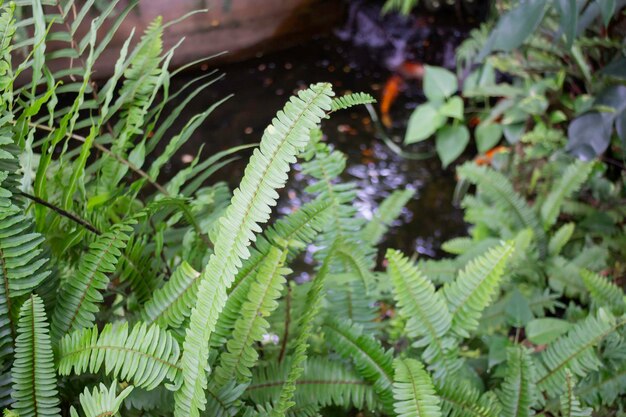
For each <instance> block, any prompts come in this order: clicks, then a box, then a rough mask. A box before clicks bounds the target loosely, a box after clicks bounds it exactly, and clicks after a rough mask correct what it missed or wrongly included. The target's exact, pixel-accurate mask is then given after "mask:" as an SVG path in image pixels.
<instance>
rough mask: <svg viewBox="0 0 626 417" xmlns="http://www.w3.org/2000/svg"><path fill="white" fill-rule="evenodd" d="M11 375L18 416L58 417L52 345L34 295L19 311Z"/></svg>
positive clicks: (39, 304)
mask: <svg viewBox="0 0 626 417" xmlns="http://www.w3.org/2000/svg"><path fill="white" fill-rule="evenodd" d="M11 376H12V379H13V392H12V393H11V395H12V397H13V399H14V401H15V402H14V403H13V409H14V410H15V411H17V413H18V414H19V415H20V417H39V416H41V417H44V416H46V417H47V416H58V415H60V414H59V413H60V411H61V409H60V408H59V407H58V405H59V399H58V397H57V386H56V385H57V381H56V374H55V372H54V356H53V354H52V343H51V342H50V335H49V330H48V322H47V320H46V312H45V310H44V306H43V302H42V301H41V299H40V298H39V296H38V295H31V296H30V298H29V299H27V300H26V301H25V302H24V304H22V308H21V309H20V319H19V323H18V327H17V338H16V340H15V360H14V362H13V367H12V368H11Z"/></svg>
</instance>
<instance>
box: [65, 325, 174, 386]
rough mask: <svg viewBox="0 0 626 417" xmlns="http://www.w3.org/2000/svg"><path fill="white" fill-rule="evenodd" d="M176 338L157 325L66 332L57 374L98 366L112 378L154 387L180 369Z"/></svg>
mask: <svg viewBox="0 0 626 417" xmlns="http://www.w3.org/2000/svg"><path fill="white" fill-rule="evenodd" d="M179 356H180V348H179V347H178V342H176V340H175V339H174V337H173V336H172V335H171V334H170V333H168V332H167V331H165V330H163V329H161V328H159V327H158V326H156V325H152V326H147V325H146V324H145V323H137V324H136V325H135V326H134V327H133V328H132V330H131V331H130V333H129V331H128V323H126V322H123V323H115V324H111V323H109V324H107V325H106V326H104V328H103V329H102V331H101V332H99V331H98V328H97V327H92V328H86V329H82V330H77V331H74V332H72V333H69V334H68V335H66V336H65V337H63V339H61V341H60V342H59V347H58V354H57V360H58V372H59V375H70V374H71V373H72V370H73V371H74V373H75V374H82V373H85V372H90V373H95V372H98V371H99V370H100V369H101V368H104V372H105V373H106V374H107V375H109V376H111V377H112V378H117V379H120V380H121V381H126V382H128V383H131V384H133V385H135V386H136V387H139V388H146V389H149V390H150V389H154V388H155V387H156V386H158V385H159V384H160V383H161V381H163V380H164V379H165V378H168V379H169V380H170V381H173V380H174V377H175V376H176V374H177V373H178V372H179V371H180V367H179V366H178V358H179Z"/></svg>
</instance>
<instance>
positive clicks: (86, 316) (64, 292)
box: [52, 221, 133, 340]
mask: <svg viewBox="0 0 626 417" xmlns="http://www.w3.org/2000/svg"><path fill="white" fill-rule="evenodd" d="M131 223H132V221H131ZM132 231H133V228H132V227H131V226H129V225H128V224H126V223H120V224H116V225H114V226H113V227H112V228H111V230H110V231H108V232H106V233H103V234H102V235H100V236H98V238H97V239H96V240H95V241H94V242H93V243H91V244H90V245H89V251H88V252H87V253H86V254H85V255H83V256H82V257H81V259H80V261H79V263H78V268H77V270H76V276H75V277H71V278H68V279H67V280H66V281H65V282H64V283H63V284H62V285H61V288H60V289H59V294H58V301H57V304H56V308H55V309H54V314H53V315H52V338H53V340H58V339H60V338H61V337H63V336H64V335H65V334H67V333H68V332H70V331H72V330H78V329H82V328H85V327H91V326H92V325H93V323H94V321H95V319H96V316H95V313H97V312H98V310H99V308H98V304H99V303H101V302H102V300H103V298H102V294H101V291H103V290H104V289H106V287H107V285H108V283H109V278H108V277H107V275H106V274H110V273H112V272H115V269H116V264H117V262H118V259H119V257H120V256H121V255H122V252H121V251H122V250H124V248H125V247H126V242H128V239H129V235H128V234H129V233H131V232H132Z"/></svg>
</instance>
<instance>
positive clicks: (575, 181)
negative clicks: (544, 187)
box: [541, 160, 593, 229]
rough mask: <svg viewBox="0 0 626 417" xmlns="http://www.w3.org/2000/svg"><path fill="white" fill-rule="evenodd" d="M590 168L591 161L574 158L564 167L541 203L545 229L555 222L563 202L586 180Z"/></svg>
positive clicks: (591, 166)
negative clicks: (571, 162)
mask: <svg viewBox="0 0 626 417" xmlns="http://www.w3.org/2000/svg"><path fill="white" fill-rule="evenodd" d="M592 168H593V163H590V162H583V161H580V160H576V162H574V163H573V164H571V165H569V166H568V167H567V168H566V169H565V172H564V173H563V175H562V176H561V177H560V178H559V180H558V181H557V182H556V183H555V184H554V185H553V187H552V190H551V191H550V194H548V196H547V197H546V200H545V201H544V202H543V204H542V205H541V218H542V220H543V227H544V228H545V229H548V228H550V227H552V226H553V225H554V223H556V220H557V217H558V216H559V213H560V211H561V206H562V205H563V202H564V201H565V199H567V198H569V197H570V196H572V195H573V194H574V193H575V192H577V191H578V190H580V187H581V186H582V185H583V184H584V182H585V181H587V177H589V174H590V173H591V169H592Z"/></svg>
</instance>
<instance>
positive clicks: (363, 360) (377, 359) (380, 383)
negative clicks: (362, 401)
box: [323, 318, 393, 412]
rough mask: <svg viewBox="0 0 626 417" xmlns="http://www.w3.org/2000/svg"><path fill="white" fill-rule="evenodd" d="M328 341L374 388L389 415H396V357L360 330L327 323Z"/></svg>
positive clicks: (341, 324) (341, 323)
mask: <svg viewBox="0 0 626 417" xmlns="http://www.w3.org/2000/svg"><path fill="white" fill-rule="evenodd" d="M323 330H324V333H325V335H326V340H327V342H328V344H329V345H330V346H332V347H333V349H334V350H336V351H337V353H339V354H340V355H341V356H342V357H344V358H345V359H348V360H350V361H352V362H353V363H354V367H355V369H356V370H357V372H358V373H359V374H360V375H361V376H362V377H363V378H365V380H366V381H368V382H370V383H371V384H373V385H374V390H375V391H376V394H377V396H378V398H379V399H380V402H381V403H382V404H383V406H384V407H385V409H386V410H387V412H392V411H393V394H392V391H391V389H392V385H393V356H392V352H391V351H385V350H383V348H382V346H381V345H380V343H379V342H378V341H377V340H376V339H374V338H372V337H370V336H368V335H364V334H363V331H362V329H361V327H360V326H357V325H350V324H349V323H345V322H340V321H338V320H335V319H332V318H330V319H328V320H326V321H325V322H324V327H323Z"/></svg>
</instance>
